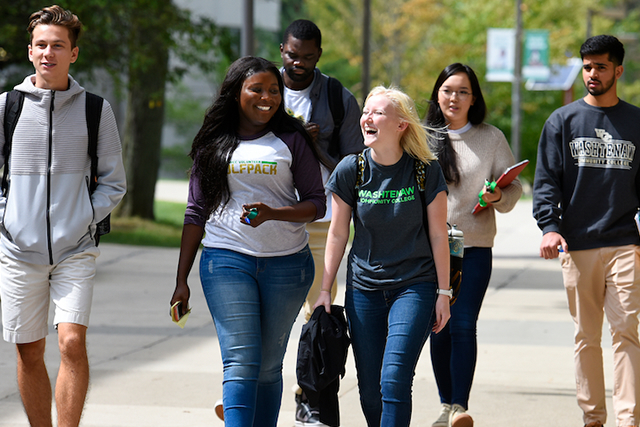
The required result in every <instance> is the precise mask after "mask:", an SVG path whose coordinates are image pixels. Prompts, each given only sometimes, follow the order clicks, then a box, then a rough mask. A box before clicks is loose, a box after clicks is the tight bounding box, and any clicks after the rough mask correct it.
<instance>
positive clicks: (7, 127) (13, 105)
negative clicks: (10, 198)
mask: <svg viewBox="0 0 640 427" xmlns="http://www.w3.org/2000/svg"><path fill="white" fill-rule="evenodd" d="M23 104H24V93H23V92H20V91H19V90H15V89H14V90H12V91H9V92H7V98H6V100H5V108H4V146H3V147H2V154H3V157H4V171H3V172H2V183H1V184H0V185H1V188H2V194H4V196H5V197H6V196H7V191H8V190H9V157H10V156H11V144H12V143H13V133H14V131H15V130H16V125H17V124H18V118H19V117H20V113H21V112H22V105H23Z"/></svg>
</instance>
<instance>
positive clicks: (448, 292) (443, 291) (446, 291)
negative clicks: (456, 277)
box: [436, 288, 453, 298]
mask: <svg viewBox="0 0 640 427" xmlns="http://www.w3.org/2000/svg"><path fill="white" fill-rule="evenodd" d="M436 293H438V294H440V295H446V296H448V297H449V298H451V297H453V290H451V289H440V288H438V290H437V291H436Z"/></svg>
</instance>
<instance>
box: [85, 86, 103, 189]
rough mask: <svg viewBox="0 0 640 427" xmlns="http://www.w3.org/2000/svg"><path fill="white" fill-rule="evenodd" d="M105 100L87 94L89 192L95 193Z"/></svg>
mask: <svg viewBox="0 0 640 427" xmlns="http://www.w3.org/2000/svg"><path fill="white" fill-rule="evenodd" d="M103 102H104V99H103V98H102V97H100V96H98V95H94V94H93V93H90V92H86V101H85V114H86V120H87V132H88V134H89V147H88V151H89V157H91V181H90V184H89V187H90V188H89V190H90V191H91V193H93V192H94V191H95V189H96V187H97V186H98V132H99V130H100V118H101V117H102V104H103Z"/></svg>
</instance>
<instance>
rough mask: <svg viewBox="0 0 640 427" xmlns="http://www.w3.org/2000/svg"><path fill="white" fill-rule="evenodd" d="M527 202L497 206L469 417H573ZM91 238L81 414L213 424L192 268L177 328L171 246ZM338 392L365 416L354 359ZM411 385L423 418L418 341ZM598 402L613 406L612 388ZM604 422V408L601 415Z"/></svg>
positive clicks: (286, 418)
mask: <svg viewBox="0 0 640 427" xmlns="http://www.w3.org/2000/svg"><path fill="white" fill-rule="evenodd" d="M178 187H180V186H178ZM180 191H181V192H182V193H180V194H178V196H175V197H174V196H172V197H169V196H162V194H163V192H162V191H159V192H158V195H159V197H163V198H169V199H178V200H185V199H186V192H185V190H184V185H182V187H180ZM169 193H172V194H173V193H175V191H169ZM530 212H531V202H530V201H527V200H524V201H521V202H520V203H519V204H518V206H516V208H515V209H514V211H513V212H511V213H510V214H507V215H499V216H498V221H499V222H498V227H499V231H498V237H497V239H496V245H495V248H494V270H493V277H492V281H491V285H490V289H489V291H488V293H487V296H486V299H485V303H484V306H483V310H482V313H481V315H480V321H479V330H478V341H479V351H478V353H479V354H478V365H477V371H476V377H475V382H474V386H473V390H472V394H471V400H470V409H469V411H470V414H472V415H473V417H474V418H475V421H476V426H491V427H507V426H509V427H511V426H519V427H529V426H531V427H534V426H536V427H537V426H540V425H545V426H553V427H557V426H560V427H564V426H567V427H568V426H582V422H581V413H580V411H579V409H578V407H577V405H576V403H575V393H574V379H573V351H572V341H573V338H572V336H573V325H572V322H571V319H570V317H569V314H568V310H567V307H566V302H565V297H564V291H563V288H562V279H561V274H560V269H559V265H558V263H557V261H544V260H541V259H540V258H538V256H537V251H538V245H539V242H540V234H539V232H538V230H537V228H536V226H535V223H534V221H533V219H532V218H531V214H530ZM101 249H102V255H101V256H100V258H99V259H98V275H97V283H96V288H95V296H94V304H93V313H92V319H91V326H90V328H89V333H88V348H89V358H90V362H91V388H90V392H89V396H88V399H87V405H86V408H85V412H84V418H83V422H82V425H83V426H85V427H98V426H100V427H107V426H108V427H120V426H132V427H133V426H135V427H147V426H148V427H162V426H171V427H174V426H177V425H180V426H194V427H200V426H222V425H223V423H222V422H221V421H219V420H218V419H217V418H216V417H215V415H214V413H213V410H212V408H213V404H214V402H215V401H216V399H218V398H219V397H220V396H221V379H222V366H221V361H220V352H219V348H218V343H217V340H216V338H215V329H214V327H213V325H212V321H211V317H210V315H209V312H208V310H207V307H206V304H205V302H204V299H203V296H202V291H201V289H200V286H199V283H198V277H197V276H198V275H197V271H194V272H193V273H192V275H191V280H190V283H191V284H192V304H193V314H192V315H191V317H190V319H189V321H188V323H187V326H186V328H185V329H184V330H181V329H180V328H178V327H177V326H175V325H174V324H172V323H171V321H170V319H169V315H168V309H169V299H170V297H171V293H172V291H173V287H174V283H175V269H176V263H177V259H178V250H177V249H160V248H145V247H134V246H121V245H107V244H105V245H104V246H101ZM343 266H344V262H343ZM196 270H197V269H196ZM340 277H343V278H344V274H343V273H342V274H341V276H340ZM340 286H343V283H341V284H340ZM341 294H342V292H341ZM301 325H302V323H301V321H300V319H298V322H296V325H295V326H294V331H293V332H292V337H294V338H293V339H292V340H291V341H290V344H289V349H288V351H287V356H286V359H285V367H284V381H285V384H284V390H285V392H284V398H283V402H282V410H281V415H280V422H279V423H278V426H279V427H291V426H293V417H294V410H295V405H294V401H293V394H292V393H291V392H290V391H289V390H291V387H292V386H293V385H294V383H295V354H296V346H297V344H296V341H297V340H296V339H295V337H297V336H298V335H299V332H300V328H301ZM605 328H606V326H605ZM50 332H51V333H50V335H49V337H48V338H47V341H48V343H47V356H46V361H47V366H48V369H49V372H50V374H51V376H52V377H55V374H56V372H57V368H58V364H59V356H58V354H57V349H56V335H55V332H54V331H53V330H51V331H50ZM603 335H604V337H605V338H604V339H605V343H604V348H605V351H604V354H605V363H606V365H607V371H606V374H607V386H608V394H609V395H610V394H611V384H612V381H611V369H612V368H611V366H612V361H611V351H610V338H609V337H608V335H609V334H608V332H606V330H605V333H604V334H603ZM14 353H15V351H14V347H13V346H12V345H10V344H7V343H5V342H4V341H2V342H0V426H2V427H24V426H28V423H27V420H26V416H25V415H24V412H23V410H22V406H21V404H20V399H19V396H18V392H17V387H16V382H15V354H14ZM340 395H341V411H342V425H343V426H345V427H361V426H365V425H366V424H365V422H364V418H363V416H362V412H361V410H360V406H359V398H358V391H357V386H356V379H355V368H354V365H353V360H352V359H350V360H349V364H348V366H347V375H346V377H345V378H344V380H343V381H342V384H341V392H340ZM413 395H414V399H413V400H414V410H413V418H412V426H430V425H431V423H432V422H433V420H434V419H435V418H436V417H437V415H438V411H439V405H438V397H437V390H436V386H435V382H434V379H433V373H432V371H431V364H430V360H429V354H428V351H425V352H424V353H423V355H422V358H421V360H420V362H419V364H418V367H417V369H416V376H415V381H414V393H413ZM608 404H609V408H611V402H610V399H609V403H608ZM609 418H611V417H609ZM614 425H615V423H614V421H613V420H612V419H610V420H609V421H608V422H607V424H606V426H607V427H613V426H614Z"/></svg>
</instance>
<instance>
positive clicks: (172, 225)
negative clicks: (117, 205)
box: [100, 201, 186, 248]
mask: <svg viewBox="0 0 640 427" xmlns="http://www.w3.org/2000/svg"><path fill="white" fill-rule="evenodd" d="M185 208H186V203H174V202H163V201H156V202H155V203H154V213H155V216H156V220H155V221H150V220H146V219H141V218H114V217H112V218H111V233H109V234H107V235H105V236H102V237H101V239H100V242H101V243H120V244H124V245H139V246H163V247H171V248H178V247H180V237H181V235H182V223H183V221H184V211H185Z"/></svg>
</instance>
